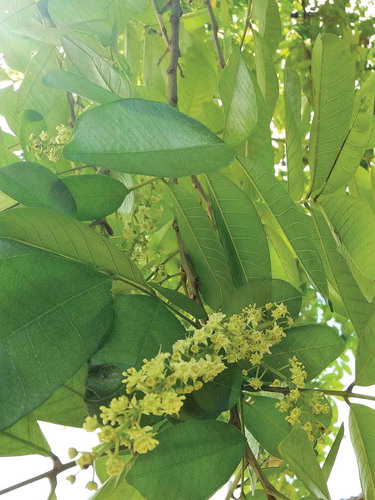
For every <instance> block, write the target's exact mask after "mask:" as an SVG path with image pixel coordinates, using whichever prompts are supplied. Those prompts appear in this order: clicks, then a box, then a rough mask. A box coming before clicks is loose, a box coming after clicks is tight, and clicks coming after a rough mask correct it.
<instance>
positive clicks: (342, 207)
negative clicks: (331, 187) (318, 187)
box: [319, 194, 375, 280]
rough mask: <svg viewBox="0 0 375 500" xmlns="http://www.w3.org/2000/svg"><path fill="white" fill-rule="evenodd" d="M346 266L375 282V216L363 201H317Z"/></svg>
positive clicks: (339, 197) (352, 198)
mask: <svg viewBox="0 0 375 500" xmlns="http://www.w3.org/2000/svg"><path fill="white" fill-rule="evenodd" d="M319 205H320V207H321V209H322V211H323V214H324V217H325V218H326V220H327V222H328V224H329V225H330V227H331V229H332V231H333V234H334V236H335V239H336V242H337V244H338V247H339V251H340V252H341V254H342V255H343V256H344V258H345V260H346V261H347V263H348V265H349V267H353V268H355V269H357V270H358V271H359V272H360V273H362V274H363V275H364V276H366V277H367V278H369V279H370V280H375V260H374V258H373V256H374V253H375V231H374V227H375V213H374V211H373V210H372V209H371V207H370V206H369V204H368V203H367V201H366V200H363V199H361V198H357V197H355V196H347V195H340V194H334V195H329V196H324V197H323V198H322V199H320V200H319Z"/></svg>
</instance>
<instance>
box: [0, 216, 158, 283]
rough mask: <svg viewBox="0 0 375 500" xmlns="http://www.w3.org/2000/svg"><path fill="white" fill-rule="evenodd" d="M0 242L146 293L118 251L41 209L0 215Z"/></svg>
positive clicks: (81, 226) (73, 222)
mask: <svg viewBox="0 0 375 500" xmlns="http://www.w3.org/2000/svg"><path fill="white" fill-rule="evenodd" d="M0 238H4V239H5V240H9V241H15V242H19V243H24V244H25V245H28V246H29V247H32V248H39V249H42V250H46V251H48V252H52V253H54V254H56V255H59V256H62V257H67V258H68V259H72V260H75V261H77V262H80V263H86V264H90V265H92V266H93V267H94V268H96V269H98V270H99V271H104V272H107V273H108V274H110V275H115V276H119V277H121V278H122V279H123V280H125V281H126V282H127V283H130V284H131V285H132V286H133V287H135V288H140V289H143V290H148V287H147V285H146V284H145V283H144V281H143V278H142V276H141V274H140V272H139V270H138V269H137V268H136V267H135V265H134V264H133V263H132V262H131V261H130V260H129V259H128V258H127V257H126V256H125V254H124V253H123V252H121V250H119V249H118V248H117V247H116V246H115V245H113V244H112V243H111V242H109V241H108V240H106V239H104V238H102V237H100V236H99V235H98V234H97V233H96V232H95V231H93V230H92V229H91V228H89V227H87V226H86V225H85V224H82V223H81V222H79V221H77V220H76V219H73V218H71V217H67V216H65V215H61V214H57V213H53V212H49V211H48V210H44V209H42V208H19V209H17V210H11V211H7V212H3V213H1V214H0Z"/></svg>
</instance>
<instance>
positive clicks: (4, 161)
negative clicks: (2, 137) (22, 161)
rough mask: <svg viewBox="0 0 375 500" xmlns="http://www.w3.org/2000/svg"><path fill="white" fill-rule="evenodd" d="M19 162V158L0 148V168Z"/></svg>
mask: <svg viewBox="0 0 375 500" xmlns="http://www.w3.org/2000/svg"><path fill="white" fill-rule="evenodd" d="M16 161H19V157H18V156H17V155H15V154H14V153H12V151H9V149H7V148H5V147H4V146H0V167H5V166H6V165H9V164H10V163H14V162H16Z"/></svg>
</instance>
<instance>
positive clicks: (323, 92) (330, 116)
mask: <svg viewBox="0 0 375 500" xmlns="http://www.w3.org/2000/svg"><path fill="white" fill-rule="evenodd" d="M312 79H313V98H314V120H313V124H312V128H311V139H310V168H311V175H312V184H311V189H310V190H311V193H312V195H313V196H314V195H319V194H320V193H321V191H322V189H323V187H324V185H325V182H326V180H327V178H328V177H329V175H330V173H331V170H332V168H333V166H334V163H335V160H336V158H337V156H338V154H339V153H340V150H341V148H342V145H343V143H344V141H345V138H346V136H347V134H348V131H349V126H350V121H351V116H352V110H353V101H354V67H353V62H352V58H351V56H350V54H349V52H348V51H347V49H346V46H345V43H344V42H343V40H340V38H339V37H338V36H336V35H334V34H333V33H324V34H323V35H319V36H318V37H317V39H316V41H315V44H314V49H313V54H312Z"/></svg>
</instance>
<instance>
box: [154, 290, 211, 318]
mask: <svg viewBox="0 0 375 500" xmlns="http://www.w3.org/2000/svg"><path fill="white" fill-rule="evenodd" d="M150 284H151V286H152V288H154V289H155V290H156V291H157V292H159V293H160V294H161V295H162V296H163V297H165V298H166V299H167V300H168V301H169V302H171V303H172V304H174V305H176V306H177V307H179V308H180V309H182V310H184V311H186V312H188V313H189V314H191V315H192V316H194V317H195V318H197V319H203V318H206V317H207V313H206V311H205V309H204V307H203V306H201V305H200V304H198V302H195V300H192V299H190V298H189V297H187V296H186V295H184V294H182V293H179V292H176V290H171V289H170V288H165V287H163V286H160V285H156V284H155V283H150Z"/></svg>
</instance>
